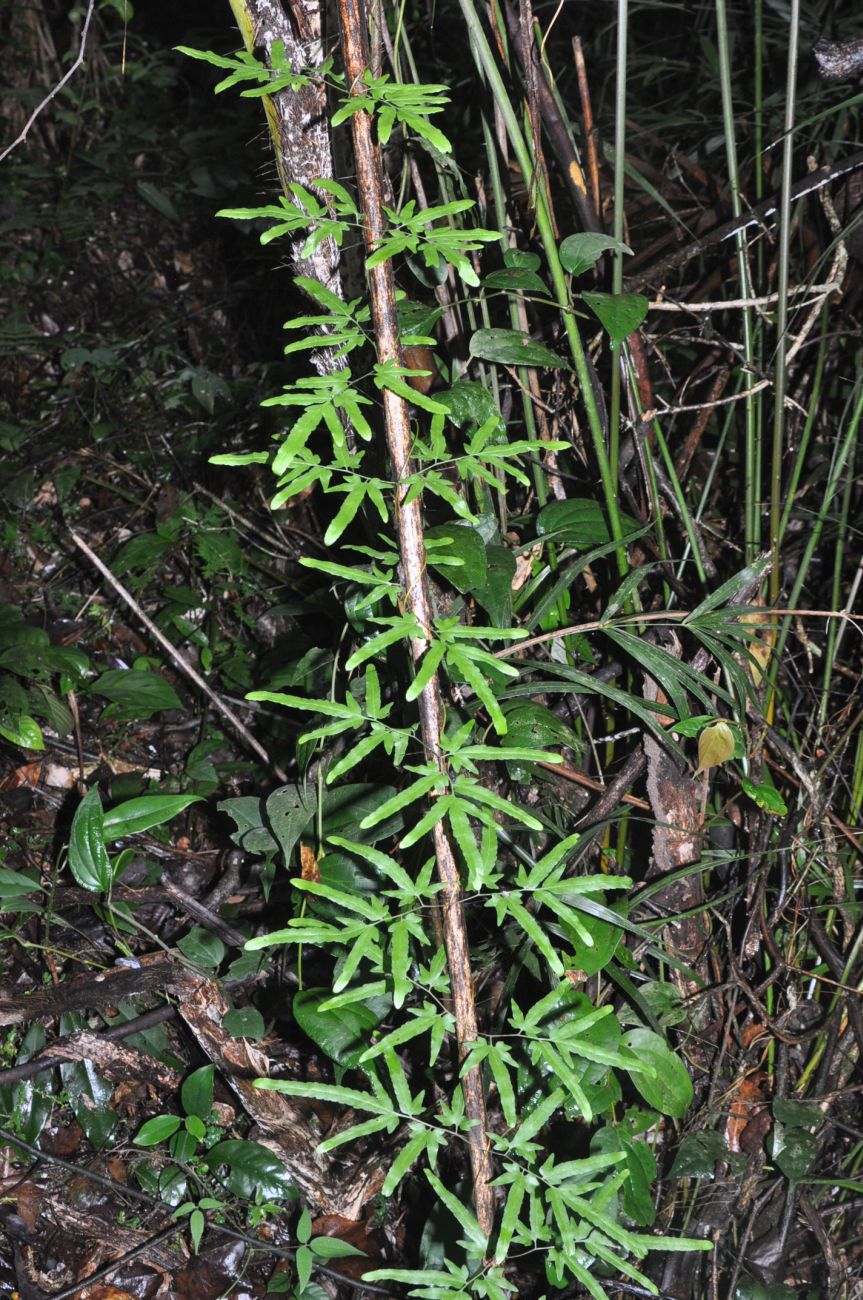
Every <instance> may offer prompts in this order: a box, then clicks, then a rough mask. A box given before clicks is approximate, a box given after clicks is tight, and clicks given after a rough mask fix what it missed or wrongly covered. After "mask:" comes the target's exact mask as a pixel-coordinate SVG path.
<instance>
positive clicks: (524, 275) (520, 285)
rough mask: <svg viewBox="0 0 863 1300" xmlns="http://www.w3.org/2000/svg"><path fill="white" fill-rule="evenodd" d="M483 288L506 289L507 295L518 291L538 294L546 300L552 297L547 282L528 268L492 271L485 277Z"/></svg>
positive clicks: (516, 267)
mask: <svg viewBox="0 0 863 1300" xmlns="http://www.w3.org/2000/svg"><path fill="white" fill-rule="evenodd" d="M482 287H483V288H484V289H505V290H506V292H507V293H514V292H515V291H516V290H518V291H519V292H521V293H538V294H541V295H542V296H543V297H545V298H548V297H550V296H551V295H550V294H549V291H548V286H547V285H546V284H545V281H544V280H542V279H541V277H540V276H538V275H537V273H536V271H532V270H530V269H529V268H528V267H526V266H521V267H519V266H509V267H506V268H505V269H504V270H503V271H492V272H491V274H490V275H486V276H483V280H482Z"/></svg>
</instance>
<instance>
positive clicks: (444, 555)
mask: <svg viewBox="0 0 863 1300" xmlns="http://www.w3.org/2000/svg"><path fill="white" fill-rule="evenodd" d="M425 536H426V543H429V542H431V543H432V545H431V546H429V550H428V562H429V565H430V566H431V568H433V569H437V570H438V572H439V573H442V574H443V576H444V577H445V578H446V579H447V581H448V582H451V583H452V585H453V586H454V587H455V589H456V591H460V592H461V593H462V594H465V593H466V592H469V591H470V592H472V591H475V590H476V588H477V587H481V586H483V584H484V583H485V580H486V574H487V570H488V560H487V557H486V546H485V542H484V541H483V539H482V536H481V534H480V533H479V532H478V531H477V529H476V528H471V527H470V526H469V525H467V524H457V523H450V524H438V525H437V526H436V527H435V528H427V529H426V534H425ZM442 541H446V542H448V543H449V544H448V545H440V543H441V542H442ZM435 543H437V545H435ZM454 561H455V563H453V562H454Z"/></svg>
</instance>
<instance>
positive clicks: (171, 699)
mask: <svg viewBox="0 0 863 1300" xmlns="http://www.w3.org/2000/svg"><path fill="white" fill-rule="evenodd" d="M87 693H88V694H89V695H104V696H105V698H106V699H108V700H111V701H112V703H111V704H109V706H108V708H107V709H105V711H104V713H103V714H102V717H103V719H104V720H105V721H109V720H111V719H114V720H115V721H132V720H135V721H141V722H146V721H147V720H148V719H149V718H151V717H152V716H153V714H154V713H160V712H162V711H163V710H164V709H182V707H183V703H182V701H181V699H180V697H179V696H178V695H177V692H176V691H175V690H174V688H173V686H171V685H170V683H169V682H166V681H165V679H164V677H160V676H159V674H158V673H150V672H144V671H139V670H137V669H133V668H112V669H111V670H110V671H109V672H106V673H102V676H101V677H99V678H97V680H96V681H95V682H93V684H92V685H91V686H89V687H88V690H87Z"/></svg>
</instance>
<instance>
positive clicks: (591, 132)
mask: <svg viewBox="0 0 863 1300" xmlns="http://www.w3.org/2000/svg"><path fill="white" fill-rule="evenodd" d="M572 55H573V58H574V59H575V70H576V73H577V75H578V96H579V99H580V100H581V119H582V122H583V123H584V145H585V150H586V152H587V172H588V175H589V176H590V190H591V197H592V199H593V208H594V212H595V213H596V217H597V229H600V230H601V229H602V226H601V224H600V222H601V214H602V191H601V190H600V187H599V146H598V143H597V137H598V132H597V129H596V127H595V126H594V123H593V105H592V103H591V98H590V83H589V82H588V80H587V68H586V67H585V63H584V50H583V49H582V45H581V37H580V36H574V37H573V38H572Z"/></svg>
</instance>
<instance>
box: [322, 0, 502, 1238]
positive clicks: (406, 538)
mask: <svg viewBox="0 0 863 1300" xmlns="http://www.w3.org/2000/svg"><path fill="white" fill-rule="evenodd" d="M339 17H340V22H341V28H342V44H343V48H344V57H345V69H346V71H347V78H348V84H349V86H350V87H351V88H352V93H357V92H358V90H359V89H360V87H361V80H362V76H363V73H364V72H365V70H366V68H367V66H368V60H367V57H366V40H365V29H364V27H363V18H362V12H361V7H360V0H339ZM351 128H352V131H353V141H354V153H355V156H356V167H357V187H358V190H359V196H360V206H361V208H362V211H363V226H364V234H365V242H366V248H367V249H368V251H369V252H372V251H374V250H375V249H376V248H377V247H378V246H379V245H380V243H381V241H382V240H383V238H384V234H385V227H384V215H383V182H382V174H383V168H382V162H381V153H380V147H379V145H378V143H377V141H376V140H375V139H374V137H373V134H372V121H371V118H370V117H369V115H368V114H367V113H365V112H357V113H354V114H352V116H351ZM368 277H369V290H370V296H371V309H372V320H373V323H374V329H375V336H376V339H377V347H378V359H379V361H380V362H381V364H386V363H387V362H388V361H395V362H396V363H397V364H399V365H401V364H402V360H401V355H400V349H399V335H398V312H397V309H396V298H395V279H394V276H393V268H392V262H390V261H385V262H381V263H379V264H378V265H376V266H373V267H372V268H371V269H370V270H369V272H368ZM383 408H384V427H385V432H386V441H387V449H388V451H389V456H390V461H391V464H392V477H393V483H394V485H395V516H396V526H397V530H398V543H399V552H400V557H401V568H402V577H403V581H404V585H405V604H406V607H407V609H408V610H409V612H410V613H412V614H413V615H414V617H415V618H416V621H417V623H418V625H419V626H420V627H421V628H422V629H423V631H424V633H425V635H424V636H421V637H416V638H414V639H413V640H412V644H411V652H412V655H413V659H414V662H415V663H416V661H417V660H418V659H419V658H420V657H421V656H422V655H423V653H424V652H425V650H426V649H427V648H428V646H429V643H430V640H431V628H432V608H431V601H430V597H429V589H428V583H427V581H426V556H425V542H424V537H423V519H422V507H421V504H420V501H419V499H418V498H415V499H414V500H407V495H408V480H409V478H410V475H411V474H412V473H413V465H412V463H411V459H410V445H411V439H410V420H409V413H408V407H407V403H406V402H405V401H404V399H403V398H401V397H399V395H398V394H397V393H394V392H392V391H391V390H390V389H388V388H384V389H383ZM418 706H419V717H420V727H421V731H422V738H423V745H424V747H425V751H426V755H427V757H428V758H429V760H430V761H432V762H434V763H435V764H436V765H437V766H438V767H439V768H440V770H441V771H443V770H445V763H444V759H443V755H442V753H441V749H440V737H441V733H442V730H443V717H444V712H443V700H442V696H441V688H440V681H439V679H438V676H437V673H433V674H432V676H431V678H430V679H429V681H428V682H427V684H426V686H425V687H424V689H423V691H422V693H421V695H420V696H419V699H418ZM433 834H434V848H435V856H436V860H437V870H438V876H439V878H440V880H441V882H442V884H443V886H444V889H443V891H442V894H441V900H442V906H443V929H444V942H445V944H446V950H447V959H448V964H449V975H450V986H451V989H452V997H453V1012H454V1015H455V1021H456V1037H457V1040H458V1048H459V1056H460V1058H461V1059H464V1057H465V1056H466V1054H467V1052H468V1051H469V1049H470V1046H471V1044H472V1043H473V1042H475V1040H476V1037H477V1026H476V1007H475V1002H474V989H473V976H472V972H471V965H470V948H469V946H468V939H467V931H466V928H465V921H464V912H463V907H462V889H461V879H460V876H459V869H458V863H457V862H456V860H455V855H454V853H453V849H452V845H451V843H450V840H449V837H448V835H447V832H446V829H445V827H444V823H443V821H442V820H441V821H438V823H437V825H436V826H435V828H434V832H433ZM462 1088H463V1091H464V1103H465V1115H466V1117H467V1119H468V1120H469V1121H470V1123H471V1127H470V1129H469V1131H468V1142H469V1145H470V1157H471V1170H472V1175H473V1193H474V1205H475V1209H476V1215H477V1220H478V1222H479V1225H480V1227H481V1228H482V1230H483V1232H485V1233H486V1235H488V1236H490V1235H491V1231H492V1228H493V1226H494V1196H493V1193H492V1191H491V1188H490V1186H489V1172H490V1170H489V1153H488V1143H487V1139H486V1112H485V1098H484V1096H483V1089H482V1076H481V1074H480V1069H479V1067H478V1066H474V1067H473V1068H472V1069H470V1070H468V1071H467V1072H466V1073H465V1075H464V1077H463V1079H462Z"/></svg>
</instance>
